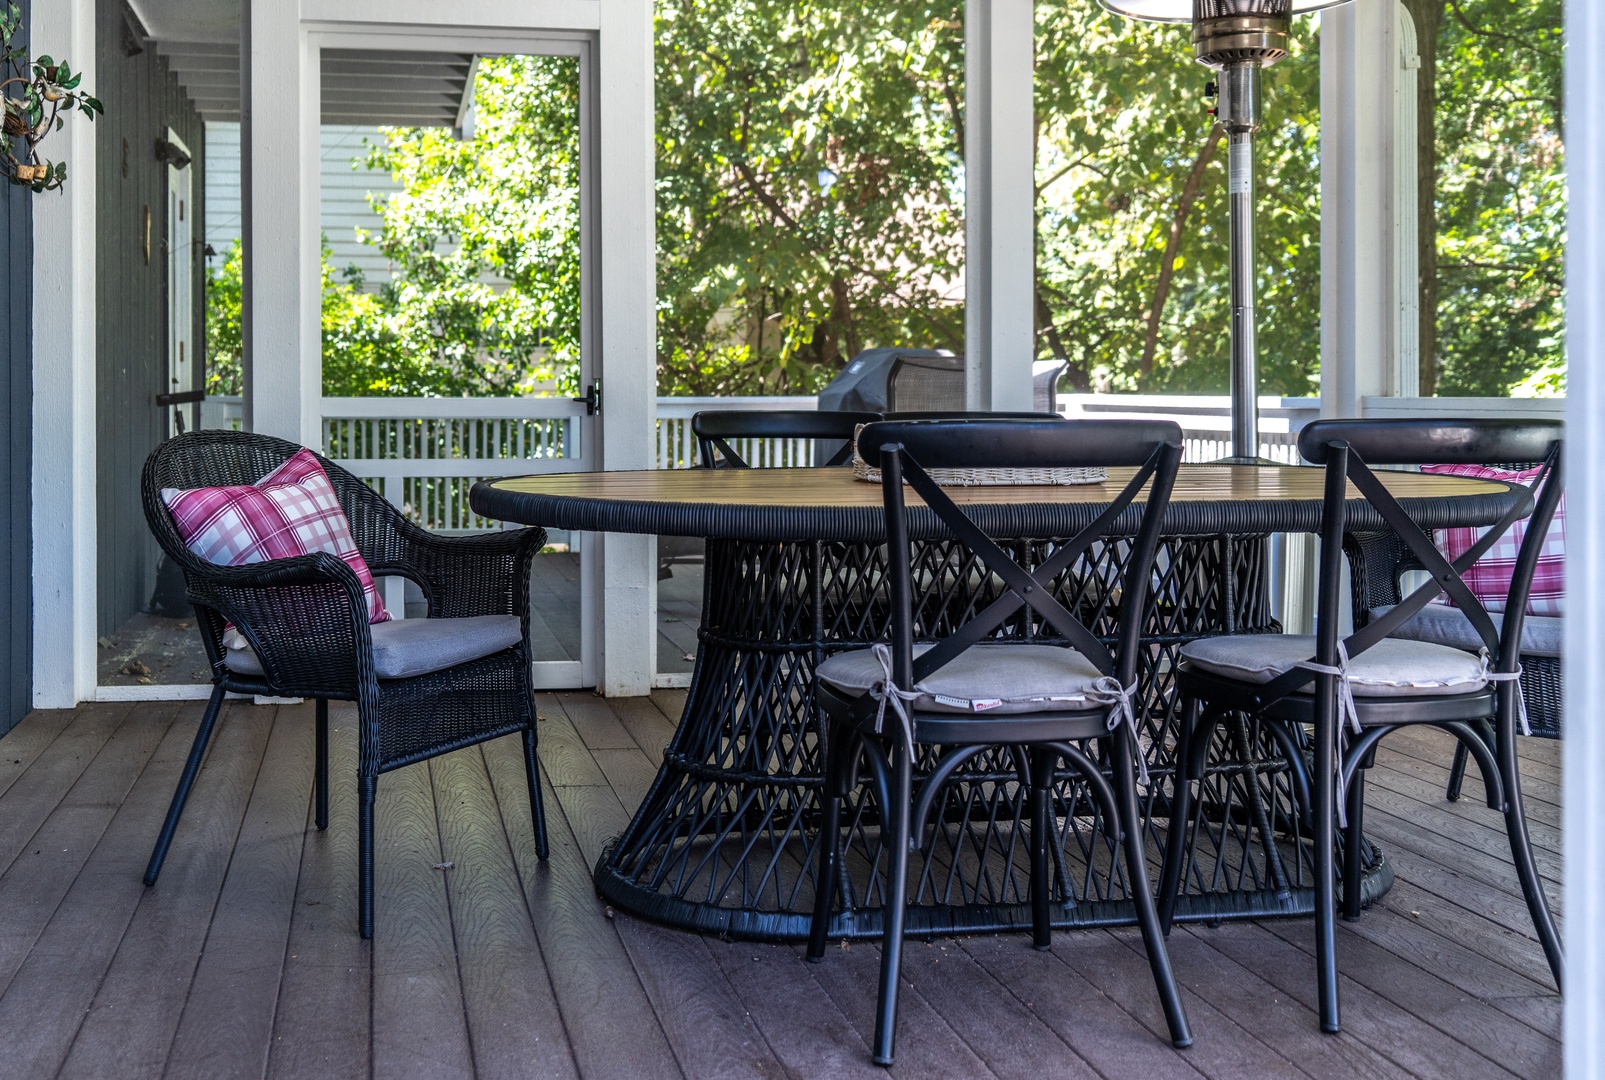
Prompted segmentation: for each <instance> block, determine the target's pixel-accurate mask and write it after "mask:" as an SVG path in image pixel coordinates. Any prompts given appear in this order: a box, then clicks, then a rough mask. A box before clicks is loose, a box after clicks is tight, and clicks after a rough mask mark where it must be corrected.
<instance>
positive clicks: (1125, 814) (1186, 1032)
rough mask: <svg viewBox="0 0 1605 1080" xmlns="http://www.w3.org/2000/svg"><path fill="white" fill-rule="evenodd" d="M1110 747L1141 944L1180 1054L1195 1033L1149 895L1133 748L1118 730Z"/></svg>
mask: <svg viewBox="0 0 1605 1080" xmlns="http://www.w3.org/2000/svg"><path fill="white" fill-rule="evenodd" d="M1109 743H1110V744H1111V748H1112V749H1113V752H1114V763H1115V768H1114V777H1113V779H1114V785H1115V801H1116V802H1117V804H1118V806H1119V810H1120V838H1119V841H1118V842H1119V844H1120V846H1121V847H1123V848H1124V849H1125V852H1126V874H1127V877H1128V880H1127V882H1126V887H1127V889H1128V890H1129V891H1130V892H1131V899H1132V902H1133V903H1135V904H1136V906H1137V924H1138V925H1139V926H1140V927H1141V928H1142V942H1143V945H1144V946H1145V947H1146V948H1147V950H1148V966H1149V967H1150V968H1152V969H1153V973H1154V985H1155V986H1156V987H1158V989H1159V1003H1160V1004H1161V1005H1162V1006H1164V1009H1165V1023H1166V1024H1167V1025H1169V1027H1170V1042H1171V1045H1173V1046H1175V1047H1176V1048H1177V1049H1178V1050H1181V1049H1185V1048H1187V1047H1189V1046H1191V1045H1192V1044H1193V1032H1192V1029H1191V1028H1190V1027H1189V1026H1188V1024H1187V1011H1186V1009H1185V1008H1183V1006H1182V1003H1181V989H1180V988H1179V987H1178V986H1177V985H1176V973H1175V972H1174V971H1173V970H1172V969H1171V966H1170V951H1169V950H1168V949H1166V948H1165V935H1164V933H1163V932H1162V931H1161V930H1160V927H1159V911H1158V909H1157V908H1156V907H1155V904H1154V894H1153V893H1152V892H1151V891H1149V885H1148V858H1147V854H1146V850H1147V844H1146V843H1144V836H1143V831H1142V821H1141V819H1140V817H1139V814H1138V808H1137V780H1136V776H1135V774H1134V771H1133V764H1132V760H1131V744H1130V743H1129V742H1127V736H1126V733H1125V732H1124V731H1121V730H1118V729H1117V730H1116V731H1115V732H1114V734H1113V735H1111V736H1110V738H1109Z"/></svg>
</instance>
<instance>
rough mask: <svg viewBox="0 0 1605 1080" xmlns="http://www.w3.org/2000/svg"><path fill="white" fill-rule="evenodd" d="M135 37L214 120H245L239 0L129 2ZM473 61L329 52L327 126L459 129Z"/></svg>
mask: <svg viewBox="0 0 1605 1080" xmlns="http://www.w3.org/2000/svg"><path fill="white" fill-rule="evenodd" d="M130 5H131V7H132V8H133V10H134V13H135V15H136V16H137V18H138V19H139V20H140V22H142V23H143V26H142V27H140V28H136V32H139V31H141V30H142V31H143V34H144V36H146V37H148V39H149V41H150V42H152V43H154V45H155V46H156V49H157V51H159V52H160V53H161V54H162V55H163V56H164V57H166V58H167V62H168V65H169V66H170V67H171V68H172V70H173V73H174V74H175V75H176V76H177V77H178V81H179V84H180V85H181V86H183V87H184V91H185V93H187V94H188V95H189V97H190V100H192V101H193V102H195V107H196V108H197V109H199V110H200V113H201V115H202V116H203V117H204V118H205V119H207V120H238V119H239V118H240V46H239V38H240V6H239V4H238V2H237V0H130ZM473 62H474V58H473V57H472V56H469V55H464V54H459V53H436V52H428V53H425V52H404V51H376V50H366V49H326V50H324V53H323V70H322V79H321V84H322V116H323V122H324V123H325V124H364V125H367V124H394V125H398V126H418V127H452V126H455V125H456V124H457V122H458V118H459V116H460V111H461V109H462V106H463V104H464V102H463V95H464V94H465V93H466V92H467V90H468V89H469V79H470V74H471V72H472V70H473Z"/></svg>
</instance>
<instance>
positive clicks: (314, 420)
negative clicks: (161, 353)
mask: <svg viewBox="0 0 1605 1080" xmlns="http://www.w3.org/2000/svg"><path fill="white" fill-rule="evenodd" d="M240 35H241V41H240V81H241V85H240V156H241V160H240V188H241V191H240V205H241V209H242V211H243V217H244V220H243V222H242V224H243V226H244V228H243V230H242V231H243V233H244V250H245V275H244V280H245V295H244V323H245V325H244V338H245V426H246V427H247V428H248V429H249V430H251V431H257V432H261V433H263V434H266V435H277V436H278V437H280V438H282V439H289V440H291V441H292V442H298V443H302V444H304V445H308V446H313V447H318V444H319V442H320V441H321V438H320V428H321V426H322V419H323V417H322V394H323V357H322V348H323V345H322V314H321V312H322V304H323V297H322V285H321V281H320V268H321V251H322V239H321V232H320V227H321V222H320V220H319V215H318V159H317V154H316V150H317V146H318V142H317V139H316V138H314V139H313V140H312V142H311V145H310V147H308V146H307V145H306V143H305V142H304V141H303V138H302V135H303V133H304V132H305V131H308V130H310V131H313V132H316V131H317V129H318V120H319V117H318V108H319V103H318V95H319V88H318V57H317V56H316V55H315V54H314V53H313V52H312V50H311V48H310V46H309V45H308V42H307V37H306V35H305V34H304V33H303V32H302V29H301V19H300V11H299V6H298V5H297V4H294V3H286V2H284V0H244V10H243V11H242V12H241V20H240ZM319 448H320V449H321V447H319Z"/></svg>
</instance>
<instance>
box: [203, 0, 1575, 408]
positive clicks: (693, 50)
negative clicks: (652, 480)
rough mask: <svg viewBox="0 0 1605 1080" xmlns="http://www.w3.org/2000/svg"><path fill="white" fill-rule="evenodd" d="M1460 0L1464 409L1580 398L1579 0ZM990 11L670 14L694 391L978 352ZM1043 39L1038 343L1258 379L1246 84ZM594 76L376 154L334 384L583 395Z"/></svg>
mask: <svg viewBox="0 0 1605 1080" xmlns="http://www.w3.org/2000/svg"><path fill="white" fill-rule="evenodd" d="M1445 2H1446V3H1447V4H1448V8H1447V9H1446V15H1445V19H1444V24H1443V31H1442V34H1441V40H1440V41H1439V42H1438V56H1439V58H1440V63H1439V65H1438V77H1437V84H1436V85H1437V91H1438V95H1439V114H1438V124H1437V131H1438V154H1439V163H1440V165H1439V172H1438V198H1439V205H1438V227H1439V247H1438V251H1439V269H1440V275H1439V286H1440V301H1441V302H1440V316H1441V317H1440V332H1439V349H1440V356H1441V369H1442V374H1441V378H1440V382H1439V386H1440V392H1443V393H1477V394H1503V393H1506V392H1508V391H1509V390H1510V389H1511V388H1512V387H1517V388H1518V391H1517V392H1524V393H1544V392H1554V391H1555V390H1556V389H1558V388H1559V386H1560V384H1561V383H1562V381H1563V378H1564V375H1563V371H1564V360H1563V358H1562V338H1561V322H1560V320H1561V301H1562V295H1563V293H1562V289H1563V280H1562V277H1561V266H1562V260H1561V255H1562V250H1563V244H1564V238H1565V232H1564V212H1565V199H1564V174H1563V172H1562V164H1561V141H1560V140H1561V128H1560V39H1559V9H1560V2H1561V0H1445ZM962 18H963V6H962V0H888V2H886V3H882V4H878V5H875V6H873V7H869V6H865V5H857V6H854V5H848V4H841V3H839V2H838V0H828V2H825V0H800V2H792V0H724V2H717V3H716V2H713V0H663V2H662V3H660V5H659V7H658V11H657V25H656V52H655V63H656V86H655V100H656V108H657V124H656V141H657V241H658V311H659V317H658V324H659V337H658V340H659V347H658V364H659V372H658V375H659V379H658V386H659V392H660V393H666V394H754V393H807V392H812V391H814V390H816V389H818V388H819V387H820V386H821V385H822V384H823V383H825V382H826V381H828V380H829V379H830V378H831V377H832V376H833V375H834V374H835V373H836V371H837V370H839V368H840V367H841V366H842V364H843V363H844V362H845V361H846V359H848V358H849V357H851V356H852V355H853V354H854V353H856V352H858V351H859V350H861V349H864V348H868V347H871V346H877V345H881V346H884V345H917V346H937V347H946V348H950V349H954V350H955V351H959V350H962V348H963V341H964V306H963V284H964V282H963V273H964V269H963V268H964V221H963V192H964V169H963V153H964V116H963V109H962V101H963V97H964V87H963V75H964V53H963V32H962V22H961V20H962ZM1317 28H1318V23H1317V22H1316V20H1314V19H1301V20H1298V21H1297V22H1296V23H1295V32H1294V42H1293V48H1292V52H1291V55H1290V56H1289V57H1288V58H1287V59H1286V60H1284V61H1282V62H1281V63H1279V64H1277V65H1276V66H1274V67H1273V68H1271V69H1269V70H1268V71H1267V72H1266V73H1265V95H1264V98H1265V118H1264V124H1263V127H1262V130H1261V133H1260V135H1259V137H1258V139H1257V142H1256V151H1257V161H1256V177H1255V180H1256V188H1257V193H1258V199H1257V217H1258V247H1257V251H1256V263H1257V265H1258V267H1259V274H1258V295H1257V301H1258V316H1259V345H1260V350H1259V377H1260V386H1261V389H1262V391H1263V392H1266V393H1281V394H1289V395H1299V394H1306V393H1310V392H1312V391H1314V390H1315V389H1316V388H1317V384H1318V366H1319V351H1320V348H1319V345H1320V310H1319V297H1320V288H1319V270H1320V265H1319V264H1320V184H1319V158H1318V152H1319V131H1320V118H1319V112H1318V105H1319V62H1318V41H1317V37H1316V31H1317ZM1036 32H1037V57H1036V136H1037V140H1036V150H1037V154H1036V162H1037V191H1036V214H1037V219H1038V228H1037V259H1036V265H1037V283H1036V285H1037V288H1036V296H1035V297H1034V300H1035V310H1036V316H1037V326H1036V331H1037V337H1036V351H1037V355H1039V356H1058V357H1063V358H1065V359H1067V360H1069V361H1070V362H1071V381H1072V383H1074V384H1076V385H1078V386H1081V387H1087V388H1097V389H1108V390H1137V391H1148V392H1205V393H1208V392H1214V393H1219V392H1222V391H1224V390H1225V389H1226V386H1227V356H1228V346H1229V333H1228V327H1229V322H1230V311H1229V296H1228V282H1227V244H1226V235H1225V227H1226V219H1227V211H1226V194H1225V177H1224V173H1225V156H1226V155H1225V147H1224V142H1223V141H1222V139H1221V137H1220V135H1219V132H1218V129H1215V128H1214V127H1213V124H1212V120H1211V117H1210V116H1209V115H1208V114H1207V113H1206V112H1205V109H1206V106H1207V105H1208V101H1207V100H1206V99H1205V97H1204V94H1203V88H1204V84H1205V82H1206V81H1208V80H1209V79H1210V78H1211V77H1212V76H1211V75H1210V73H1209V72H1207V71H1206V70H1205V69H1203V68H1201V67H1199V66H1198V65H1196V64H1194V63H1193V62H1192V61H1191V60H1190V55H1191V48H1190V44H1189V42H1188V32H1187V30H1186V28H1184V27H1159V26H1152V25H1148V24H1142V23H1136V22H1132V21H1128V20H1125V19H1121V18H1119V17H1117V16H1113V15H1110V14H1108V13H1107V12H1105V11H1103V10H1102V9H1101V8H1100V7H1099V6H1098V5H1096V4H1094V3H1091V2H1087V3H1072V4H1059V3H1048V2H1047V0H1043V2H1042V3H1041V4H1039V5H1038V7H1037V10H1036ZM1424 45H1427V46H1429V45H1430V43H1424ZM578 86H579V81H578V71H577V67H576V63H575V61H574V60H572V59H568V58H552V57H506V58H498V59H488V60H484V61H482V62H481V63H480V65H479V69H478V74H477V77H476V83H475V101H476V111H477V127H476V130H475V131H474V133H473V135H472V137H471V138H469V139H467V140H466V141H460V140H457V139H454V138H453V137H452V136H451V135H450V134H449V133H447V132H445V131H443V130H440V129H417V130H414V129H395V130H388V131H387V132H386V134H385V141H384V143H383V145H381V146H377V147H375V148H374V149H373V150H372V152H371V153H370V155H369V157H368V159H367V164H368V165H369V167H372V168H376V169H382V170H385V171H387V172H389V173H390V174H391V175H392V176H393V177H395V178H396V179H397V180H398V181H399V182H400V183H401V184H402V187H403V191H402V193H401V194H398V195H394V196H391V197H388V198H376V199H375V208H376V209H377V210H378V212H379V213H380V215H381V217H382V228H381V229H380V230H379V232H378V233H377V234H376V235H375V236H373V237H371V238H370V240H371V242H372V243H374V244H375V245H376V247H377V248H378V249H379V250H380V251H381V252H382V253H383V254H384V255H385V256H386V258H387V259H388V260H389V262H390V264H391V266H392V268H393V270H394V277H393V280H391V281H390V282H389V283H387V284H386V285H384V286H383V287H382V288H381V289H380V290H378V292H377V293H374V292H370V291H366V290H364V289H363V288H362V283H361V281H360V280H359V279H356V278H353V277H352V276H350V275H349V274H346V275H334V274H332V273H331V272H330V271H329V270H328V268H327V267H326V268H325V272H324V296H325V317H324V350H325V359H324V371H325V384H326V392H328V393H331V394H333V393H383V394H410V393H427V394H450V395H456V394H490V395H498V394H517V393H527V392H530V390H531V389H532V388H534V387H537V386H543V387H544V386H548V385H551V384H553V383H556V384H557V385H558V386H559V387H560V388H561V389H563V390H572V389H577V386H576V383H577V379H576V373H577V361H578V356H579V347H580V346H579V342H580V325H581V323H580V256H579V235H580V234H579V165H578V150H579V127H578V100H577V95H578ZM604 105H605V103H604ZM232 265H233V263H232V258H231V262H230V263H228V264H225V267H224V270H223V272H222V275H221V277H220V278H219V279H218V282H217V286H218V291H217V296H218V297H220V298H227V297H231V296H235V295H237V286H232V285H229V284H228V283H227V282H225V281H223V280H222V278H225V277H226V276H227V274H228V272H229V269H230V266H232ZM235 273H236V276H237V269H236V270H235ZM230 289H234V292H233V293H231V292H230ZM219 302H223V301H222V300H220V301H219ZM228 302H229V303H233V304H235V306H236V307H237V300H229V301H228ZM216 324H217V327H218V338H219V341H220V342H221V343H223V344H222V346H221V347H222V349H223V351H222V352H217V351H214V353H213V356H214V368H215V367H216V366H217V359H218V358H219V357H221V358H223V360H224V361H225V363H226V362H227V358H228V357H231V356H232V357H237V355H238V349H237V344H236V345H233V346H229V345H228V341H229V340H233V341H235V342H237V339H238V331H237V319H236V321H235V322H233V323H231V322H230V321H229V316H228V314H227V312H226V311H225V312H224V313H222V314H219V315H218V317H217V319H216ZM208 325H209V338H210V328H211V326H212V321H209V324H208ZM231 328H232V329H231ZM229 333H232V334H233V335H234V336H233V338H232V339H229V338H228V334H229ZM230 347H232V348H233V352H229V351H228V349H229V348H230ZM235 363H236V364H237V361H235ZM218 377H219V378H222V376H221V375H219V376H218Z"/></svg>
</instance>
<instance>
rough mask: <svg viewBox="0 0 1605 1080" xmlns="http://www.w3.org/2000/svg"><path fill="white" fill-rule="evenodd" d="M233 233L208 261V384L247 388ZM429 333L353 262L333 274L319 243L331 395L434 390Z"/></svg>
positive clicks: (233, 390)
mask: <svg viewBox="0 0 1605 1080" xmlns="http://www.w3.org/2000/svg"><path fill="white" fill-rule="evenodd" d="M243 263H244V259H243V257H242V253H241V250H240V243H239V241H237V240H236V241H235V242H234V244H233V245H232V246H231V247H230V248H229V250H228V254H227V255H226V257H225V258H224V260H223V265H222V266H221V267H216V268H214V267H211V266H208V267H207V268H206V392H207V393H208V394H224V395H226V394H242V393H244V392H245V372H244V362H243V358H244V348H243V341H244V338H243V334H242V331H243V321H242V317H241V312H242V307H241V295H242V293H241V270H242V267H243ZM427 346H428V342H427V335H426V334H423V333H420V332H419V331H417V330H416V329H415V328H414V327H413V325H412V324H411V323H410V322H409V321H408V320H407V319H406V318H405V316H404V315H403V314H400V313H398V312H397V311H396V310H395V309H394V308H393V307H390V306H387V305H386V304H385V303H384V302H383V301H382V300H381V298H380V297H378V296H375V295H374V294H372V293H369V292H364V291H363V290H362V277H361V275H360V274H359V273H357V272H356V271H355V269H354V268H353V269H348V270H346V271H344V272H343V273H341V274H336V273H335V272H334V269H333V268H332V267H331V266H330V265H329V247H328V244H327V243H325V244H324V247H323V392H324V394H325V395H327V396H329V397H387V396H388V397H429V396H436V395H438V394H439V393H440V379H439V372H438V371H437V370H436V369H435V367H434V365H432V364H431V363H430V354H429V352H428V348H427Z"/></svg>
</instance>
